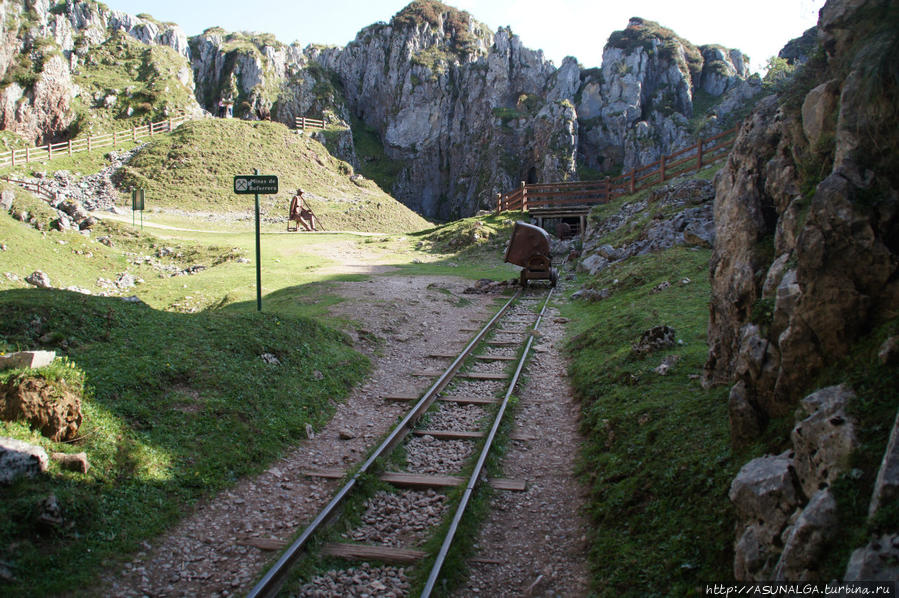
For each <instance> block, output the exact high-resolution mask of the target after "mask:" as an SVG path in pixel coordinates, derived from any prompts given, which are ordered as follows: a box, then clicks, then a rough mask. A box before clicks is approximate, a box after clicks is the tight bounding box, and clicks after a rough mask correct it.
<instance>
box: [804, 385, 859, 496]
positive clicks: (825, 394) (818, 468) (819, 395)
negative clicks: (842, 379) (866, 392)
mask: <svg viewBox="0 0 899 598" xmlns="http://www.w3.org/2000/svg"><path fill="white" fill-rule="evenodd" d="M853 399H855V393H854V392H852V389H850V388H849V387H847V386H844V385H841V386H830V387H828V388H822V389H821V390H818V391H816V392H814V393H812V394H810V395H809V396H807V397H805V398H804V399H802V401H801V402H800V403H801V405H802V408H803V409H804V410H805V412H806V414H808V417H806V418H805V419H803V420H802V421H800V422H799V423H798V424H796V427H795V428H793V433H792V435H791V436H792V440H793V448H794V450H795V453H796V455H795V457H794V466H795V469H796V476H797V478H798V479H799V483H800V484H801V485H802V490H803V492H805V495H806V496H812V495H813V494H814V493H815V492H817V491H818V490H819V489H820V488H822V487H824V486H828V485H830V484H832V483H833V482H834V481H835V480H836V479H837V477H839V475H840V474H841V473H843V472H845V471H848V469H849V459H850V457H851V456H852V453H853V452H854V451H855V450H856V449H857V448H858V439H857V437H856V433H855V425H854V423H853V421H852V419H851V418H850V417H849V416H848V415H847V413H846V407H847V406H848V404H849V403H850V402H851V401H852V400H853Z"/></svg>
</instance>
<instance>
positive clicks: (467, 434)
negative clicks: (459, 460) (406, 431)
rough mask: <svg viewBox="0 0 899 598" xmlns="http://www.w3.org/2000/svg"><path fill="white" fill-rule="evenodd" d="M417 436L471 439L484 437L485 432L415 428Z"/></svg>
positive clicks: (442, 438)
mask: <svg viewBox="0 0 899 598" xmlns="http://www.w3.org/2000/svg"><path fill="white" fill-rule="evenodd" d="M413 434H415V435H416V436H433V437H434V438H439V439H441V440H470V439H475V438H483V437H484V433H483V432H474V431H471V430H415V431H414V432H413Z"/></svg>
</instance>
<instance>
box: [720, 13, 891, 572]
mask: <svg viewBox="0 0 899 598" xmlns="http://www.w3.org/2000/svg"><path fill="white" fill-rule="evenodd" d="M817 31H818V33H817V35H818V45H817V48H816V50H815V51H814V53H813V54H812V55H811V57H810V58H809V59H808V60H807V61H806V63H805V65H804V66H803V67H801V68H800V69H799V70H798V71H797V74H796V75H795V77H794V78H793V80H792V81H791V82H790V83H789V84H788V85H787V86H786V87H785V88H784V89H783V90H782V93H781V95H780V96H772V97H769V98H766V99H765V100H763V101H762V102H761V103H760V104H759V106H758V108H757V109H756V110H755V111H754V112H753V113H752V115H751V116H750V118H748V119H747V120H746V121H745V122H744V124H743V125H742V128H741V130H740V134H739V137H738V139H737V141H736V145H735V147H734V150H733V152H732V153H731V155H730V157H729V158H728V161H727V164H726V165H725V167H724V168H723V169H722V171H721V172H720V173H719V175H718V178H717V181H716V197H715V222H716V238H717V239H718V241H717V242H716V244H715V248H714V254H713V257H712V261H711V265H710V271H711V281H712V289H713V293H712V301H711V307H710V323H709V345H710V349H709V358H708V362H707V364H706V372H705V375H706V381H707V382H708V383H711V384H714V383H726V384H732V385H733V386H732V388H731V392H730V403H729V405H730V420H731V431H732V436H733V439H734V441H735V442H736V443H737V444H739V445H743V446H745V445H747V444H750V443H753V442H756V441H758V440H759V439H760V438H761V437H762V435H763V433H764V432H763V431H764V429H765V428H766V426H767V425H768V424H769V422H771V421H779V422H783V421H786V422H790V421H791V420H792V418H791V414H792V413H793V412H794V410H795V409H796V407H797V405H798V401H799V399H800V398H801V397H803V396H805V395H806V394H807V393H809V392H811V391H813V390H815V387H816V383H817V381H818V380H819V379H821V377H822V376H823V377H824V378H825V379H835V381H836V382H846V383H847V384H844V385H841V386H840V387H839V389H838V390H834V389H831V390H830V391H828V392H827V393H825V394H824V395H820V396H819V395H818V394H815V395H810V396H809V397H806V398H805V399H803V401H802V407H803V410H804V413H803V414H802V415H801V416H800V419H801V421H800V422H799V423H797V424H796V427H795V429H794V431H793V434H792V444H793V451H792V453H790V454H787V455H784V456H781V457H777V458H774V457H770V458H767V459H769V460H768V461H765V462H761V461H759V462H752V463H750V464H748V465H747V466H746V467H745V468H744V471H742V472H741V475H740V477H738V479H737V480H736V481H735V482H734V487H733V488H732V490H731V497H732V498H733V499H734V501H735V504H736V505H737V509H738V511H739V513H740V516H741V519H742V520H743V521H744V527H741V528H740V529H739V530H738V538H739V540H738V542H737V547H736V548H737V557H736V558H737V561H736V563H735V574H736V575H737V576H738V578H740V579H772V576H774V577H777V576H779V577H780V578H781V579H783V578H786V579H797V578H803V579H814V578H816V576H817V575H818V574H819V573H818V567H819V565H820V562H819V561H820V558H823V557H822V551H824V550H825V549H826V547H827V546H828V542H832V541H833V538H834V537H835V533H836V531H835V530H836V527H835V523H834V521H836V520H837V519H846V518H847V513H846V510H845V507H841V508H840V509H837V507H836V504H835V503H834V502H833V497H832V496H830V492H831V490H830V489H831V488H832V487H833V486H834V485H835V484H836V483H837V482H839V480H841V479H844V478H845V476H847V475H850V474H851V475H852V476H854V477H853V478H852V481H850V482H849V483H850V484H852V485H854V486H856V487H858V488H868V489H869V490H867V491H865V492H871V493H869V494H862V495H861V496H860V497H858V498H857V502H859V503H861V502H864V503H867V500H868V498H869V497H870V496H871V495H872V494H873V495H874V497H875V498H876V497H877V496H878V494H880V493H881V492H882V486H876V487H875V488H874V490H873V491H870V488H871V485H870V484H871V483H872V482H873V479H874V476H875V475H876V474H877V471H878V466H879V460H880V455H882V454H883V453H882V447H883V444H879V443H882V442H884V435H885V434H886V433H887V431H888V423H887V422H885V421H879V422H876V424H872V423H871V422H870V421H868V423H867V429H868V432H867V433H869V439H870V438H877V439H879V440H878V441H877V443H875V444H876V446H877V447H878V448H877V449H875V450H874V453H873V454H874V455H875V456H870V457H869V458H868V460H867V461H866V460H865V459H862V458H861V457H859V455H858V452H859V450H861V449H860V448H859V447H861V446H862V445H864V443H862V442H861V441H860V440H859V438H860V437H861V436H862V435H863V434H864V433H865V432H863V431H864V430H865V429H866V424H865V423H864V422H865V420H866V418H868V419H870V418H871V414H872V413H877V412H876V410H875V408H876V407H877V406H878V405H880V406H881V408H882V410H883V412H884V413H889V414H890V415H888V416H887V417H892V414H893V413H895V409H896V400H897V398H896V391H895V386H894V385H890V384H889V383H887V384H886V386H885V387H882V386H880V384H881V383H882V381H888V380H889V379H890V376H895V369H893V368H894V367H895V366H892V367H891V366H890V364H894V363H895V361H894V359H895V355H894V353H895V349H893V350H892V352H891V350H890V348H889V347H890V345H889V343H890V341H887V342H886V343H884V345H883V348H881V349H879V351H880V353H881V357H879V358H878V357H876V355H877V352H878V347H879V346H880V343H881V342H883V341H884V339H885V338H887V337H889V336H890V335H895V334H896V333H897V332H899V320H897V318H899V191H897V190H899V176H897V173H899V161H897V156H899V142H897V137H896V135H895V130H896V125H897V123H899V80H897V77H896V71H895V65H894V62H893V58H891V57H894V56H895V55H896V52H897V50H899V39H897V35H896V31H899V12H897V8H896V5H895V3H894V2H889V1H887V0H852V1H850V0H829V1H828V2H827V4H826V5H825V6H824V8H823V9H822V10H821V13H820V20H819V23H818V29H817ZM893 345H895V342H893ZM863 346H868V348H867V349H863V348H862V347H863ZM847 360H849V361H847ZM859 360H861V361H862V363H863V365H861V366H855V365H849V364H854V363H856V362H857V361H859ZM838 364H842V365H838ZM853 367H854V368H856V369H859V368H860V369H861V370H863V371H865V372H867V373H866V374H865V375H859V376H857V378H858V380H856V381H855V382H856V385H857V386H859V387H858V388H852V387H851V386H850V385H849V384H848V383H849V382H852V380H850V377H851V376H852V375H853V374H852V373H851V372H852V371H854V370H853V369H852V368H853ZM843 376H845V380H843V379H841V377H843ZM875 388H876V390H875ZM822 392H823V391H822ZM822 396H823V397H825V398H821V397H822ZM813 397H814V398H813ZM806 416H807V417H806ZM802 418H806V419H802ZM887 421H889V420H887ZM875 430H879V435H878V433H875ZM894 434H895V432H894ZM893 452H895V451H893ZM889 456H890V453H889V451H888V454H887V457H889ZM887 457H884V465H883V468H882V469H881V470H883V469H887V470H888V466H887ZM892 459H895V455H893V457H892ZM757 461H758V460H757ZM809 463H813V464H814V466H813V467H812V468H811V469H809V465H808V464H809ZM862 464H866V465H865V466H862ZM853 467H855V468H854V469H853ZM890 467H895V465H892V466H890ZM850 470H851V471H850ZM791 471H792V472H800V475H799V479H798V481H796V482H795V483H794V477H795V475H794V473H790V472H791ZM802 471H807V473H806V474H802V473H801V472H802ZM893 475H894V478H895V474H893ZM887 477H889V476H887ZM775 479H777V480H780V481H778V482H777V483H774V481H773V480H775ZM847 479H848V478H847ZM753 480H754V481H753ZM892 483H893V484H895V479H894V480H893V482H892ZM743 488H751V489H752V492H751V493H750V494H752V493H755V497H754V498H747V496H748V494H747V493H746V492H744V490H743ZM825 491H827V495H824V494H821V492H825ZM858 492H861V490H858ZM762 493H766V494H764V496H761V494H762ZM837 502H840V501H837ZM874 502H877V501H874V500H873V499H872V511H871V515H872V516H876V511H877V509H876V508H875V507H874V506H873V504H874ZM761 503H764V504H761ZM781 503H783V504H781ZM760 504H761V506H760ZM841 504H843V505H845V504H846V502H845V501H843V503H841ZM778 513H781V514H783V516H781V515H778ZM872 525H873V524H872ZM803 526H804V528H803ZM800 528H803V530H804V531H803V530H801V529H800ZM871 529H881V528H878V527H877V526H876V525H873V526H872V528H871ZM887 531H890V532H892V533H893V534H894V537H895V532H896V529H895V520H894V521H893V526H892V528H890V529H888V530H887ZM796 534H806V535H808V534H817V536H816V540H815V547H814V549H813V550H811V549H810V550H807V551H805V552H802V553H800V552H795V553H794V552H792V551H791V550H788V548H789V547H790V546H794V545H795V547H797V550H798V546H799V545H801V544H802V542H803V541H804V540H803V539H802V538H801V537H799V538H797V539H796V540H795V542H794V541H793V540H792V539H791V538H793V537H794V536H796ZM806 539H807V538H806ZM791 542H793V544H791ZM889 542H890V541H888V542H887V544H885V546H886V548H885V550H887V552H889V551H890V550H892V551H893V554H894V556H893V557H892V558H893V559H894V560H893V562H895V551H896V549H895V547H896V543H895V541H894V540H892V541H891V542H892V544H890V543H889ZM890 546H892V547H893V548H889V547H890ZM806 548H808V546H806ZM869 548H870V547H869ZM869 552H870V553H871V554H872V555H874V556H871V558H879V557H878V556H877V551H876V550H873V549H871V550H870V551H869ZM859 558H862V557H859ZM863 560H864V559H863ZM870 564H871V563H870V562H867V563H861V562H860V563H859V564H858V566H859V567H867V566H868V565H870ZM859 570H860V569H859ZM865 570H866V571H869V574H871V575H873V573H870V571H871V569H865ZM892 571H893V573H891V574H892V575H893V577H892V579H895V573H896V570H895V567H893V569H892ZM881 574H882V573H878V575H881ZM887 575H890V573H887ZM847 578H852V575H851V574H849V573H847ZM877 578H878V579H880V578H881V577H877ZM887 578H889V577H887ZM856 579H858V577H856Z"/></svg>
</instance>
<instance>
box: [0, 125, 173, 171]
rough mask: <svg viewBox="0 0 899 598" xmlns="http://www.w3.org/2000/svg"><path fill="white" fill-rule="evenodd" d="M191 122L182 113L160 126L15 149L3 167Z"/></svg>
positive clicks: (1, 159) (3, 155)
mask: <svg viewBox="0 0 899 598" xmlns="http://www.w3.org/2000/svg"><path fill="white" fill-rule="evenodd" d="M187 120H188V116H187V115H185V114H181V115H179V116H176V117H174V118H168V119H166V120H164V121H160V122H157V123H149V124H146V125H141V126H133V127H131V128H130V129H122V130H119V131H113V132H112V133H103V134H101V135H88V136H87V137H79V138H77V139H70V140H68V141H63V142H60V143H47V144H44V145H39V146H37V147H30V146H29V147H25V148H23V149H12V150H9V151H5V152H0V166H7V165H12V166H16V165H18V164H23V163H24V164H27V163H28V162H40V161H42V160H50V159H52V158H53V156H54V155H56V154H59V153H66V154H67V155H69V156H71V155H72V154H73V153H77V152H83V151H93V150H95V149H99V148H101V147H106V146H109V145H111V146H113V147H116V146H117V145H118V143H119V142H120V141H124V140H125V139H126V138H128V137H130V138H131V140H133V141H137V140H138V139H141V138H143V137H147V136H150V135H153V134H154V133H156V132H160V131H173V130H174V129H175V128H176V127H178V126H179V125H181V124H182V123H184V122H185V121H187Z"/></svg>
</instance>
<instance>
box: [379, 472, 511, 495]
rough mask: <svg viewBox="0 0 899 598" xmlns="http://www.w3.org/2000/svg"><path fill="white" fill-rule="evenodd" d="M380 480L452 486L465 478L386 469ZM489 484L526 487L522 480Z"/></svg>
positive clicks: (409, 485) (504, 487) (404, 485)
mask: <svg viewBox="0 0 899 598" xmlns="http://www.w3.org/2000/svg"><path fill="white" fill-rule="evenodd" d="M381 481H383V482H387V483H388V484H393V485H394V486H399V487H402V488H452V487H455V486H461V485H462V484H464V483H465V482H466V478H463V477H461V476H454V475H440V474H423V473H407V472H403V471H387V472H384V473H383V474H381ZM489 483H490V485H491V486H493V487H494V488H495V489H496V490H512V491H515V492H523V491H525V490H526V489H527V482H525V481H524V480H507V479H504V478H497V479H491V480H490V481H489Z"/></svg>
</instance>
